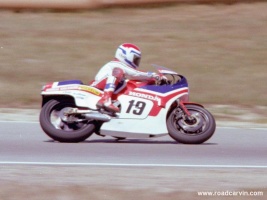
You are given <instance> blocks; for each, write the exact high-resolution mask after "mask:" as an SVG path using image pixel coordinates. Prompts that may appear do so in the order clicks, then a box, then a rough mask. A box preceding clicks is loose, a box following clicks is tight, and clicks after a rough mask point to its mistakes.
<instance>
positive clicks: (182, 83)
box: [140, 77, 188, 94]
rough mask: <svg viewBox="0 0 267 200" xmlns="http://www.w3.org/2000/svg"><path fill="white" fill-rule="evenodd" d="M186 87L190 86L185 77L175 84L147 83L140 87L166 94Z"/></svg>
mask: <svg viewBox="0 0 267 200" xmlns="http://www.w3.org/2000/svg"><path fill="white" fill-rule="evenodd" d="M184 87H188V83H187V80H186V79H185V78H184V77H183V78H182V79H181V80H180V81H179V82H178V83H175V84H173V85H146V86H142V87H140V88H142V89H145V90H150V91H154V92H159V93H163V94H164V93H167V92H171V91H173V90H176V89H179V88H184Z"/></svg>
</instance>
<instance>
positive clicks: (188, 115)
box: [176, 99, 194, 121]
mask: <svg viewBox="0 0 267 200" xmlns="http://www.w3.org/2000/svg"><path fill="white" fill-rule="evenodd" d="M176 103H177V108H178V107H180V109H181V110H182V111H183V113H184V120H187V121H192V120H194V118H193V117H192V116H191V113H190V112H189V110H188V109H187V108H186V106H185V104H184V102H183V101H180V100H179V99H177V100H176Z"/></svg>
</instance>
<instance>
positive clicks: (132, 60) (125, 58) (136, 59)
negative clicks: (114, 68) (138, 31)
mask: <svg viewBox="0 0 267 200" xmlns="http://www.w3.org/2000/svg"><path fill="white" fill-rule="evenodd" d="M115 58H116V59H118V60H119V61H121V62H123V63H125V64H126V65H128V66H130V67H133V68H134V69H137V68H138V67H139V64H140V61H141V50H140V49H139V48H138V47H137V46H135V45H134V44H130V43H124V44H122V45H120V46H119V47H118V49H117V51H116V53H115Z"/></svg>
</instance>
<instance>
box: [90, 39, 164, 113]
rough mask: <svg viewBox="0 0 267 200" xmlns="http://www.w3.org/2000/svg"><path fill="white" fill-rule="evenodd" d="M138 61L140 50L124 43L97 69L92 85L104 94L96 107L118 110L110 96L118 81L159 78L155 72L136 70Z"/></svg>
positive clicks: (112, 110) (111, 110)
mask: <svg viewBox="0 0 267 200" xmlns="http://www.w3.org/2000/svg"><path fill="white" fill-rule="evenodd" d="M140 61H141V50H140V49H139V48H138V47H137V46H135V45H134V44H130V43H124V44H122V45H120V46H119V47H118V49H117V51H116V53H115V58H114V60H113V61H110V62H108V63H107V64H105V65H104V66H103V67H102V68H101V69H100V70H99V71H98V73H97V74H96V76H95V80H94V82H93V83H92V86H94V87H96V88H98V89H101V90H104V95H103V96H102V98H101V99H100V100H99V101H98V102H97V104H96V106H97V107H98V108H104V109H106V110H107V111H110V112H119V111H120V110H119V108H118V107H116V106H115V105H113V104H112V101H111V98H112V95H113V93H114V90H115V89H116V87H117V86H118V83H120V82H122V81H124V79H125V78H127V79H132V80H140V81H144V80H152V79H156V80H158V79H159V78H160V76H159V75H158V74H157V73H154V72H142V71H139V70H137V69H138V67H139V63H140Z"/></svg>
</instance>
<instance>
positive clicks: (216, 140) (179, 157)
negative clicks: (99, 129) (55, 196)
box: [0, 122, 267, 168]
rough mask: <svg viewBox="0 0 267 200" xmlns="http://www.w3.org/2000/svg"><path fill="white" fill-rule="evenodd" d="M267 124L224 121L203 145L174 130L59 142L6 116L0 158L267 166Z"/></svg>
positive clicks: (5, 161) (5, 160) (41, 161)
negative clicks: (182, 139) (181, 139)
mask: <svg viewBox="0 0 267 200" xmlns="http://www.w3.org/2000/svg"><path fill="white" fill-rule="evenodd" d="M266 141H267V129H243V128H241V129H239V128H222V127H221V128H220V127H218V128H217V130H216V132H215V134H214V136H213V137H212V138H211V139H210V140H208V141H207V142H206V143H203V144H201V145H184V144H179V143H177V142H175V141H174V140H172V139H171V138H170V137H169V136H165V137H159V138H154V139H129V140H121V141H116V140H115V139H114V138H112V137H100V136H97V135H92V136H91V137H90V138H88V139H87V140H86V141H84V142H81V143H58V142H55V141H53V140H51V139H50V138H49V137H48V136H46V135H45V133H44V132H43V131H42V130H41V128H40V126H39V124H38V123H29V122H0V164H34V165H36V164H37V165H38V164H40V165H78V166H80V165H81V166H83V165H92V166H97V165H100V166H178V167H179V166H181V167H190V166H192V167H196V166H198V167H226V168H227V167H241V168H242V167H243V168H267V159H266V158H267V154H266V152H267V145H266Z"/></svg>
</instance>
